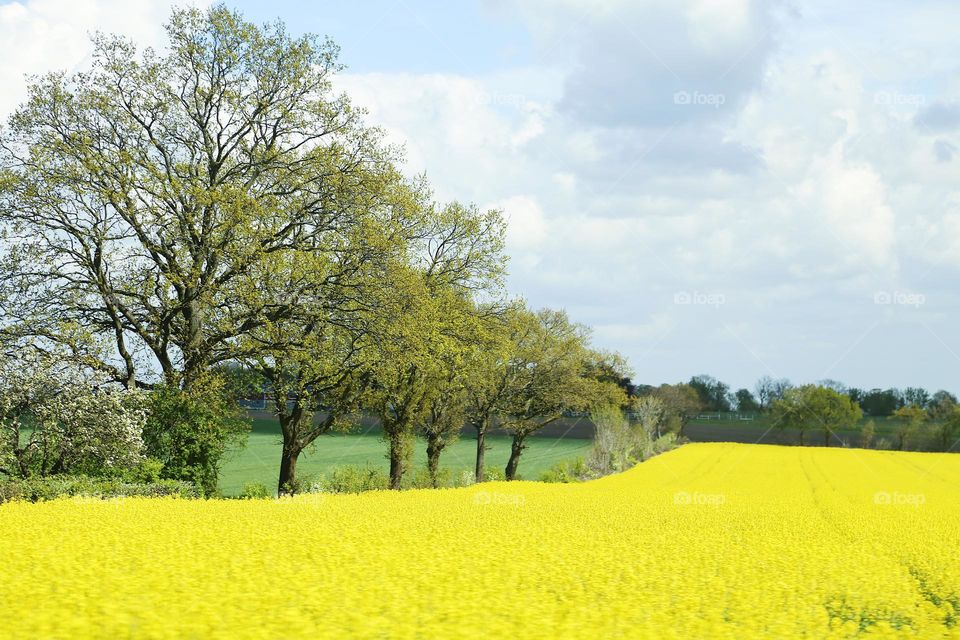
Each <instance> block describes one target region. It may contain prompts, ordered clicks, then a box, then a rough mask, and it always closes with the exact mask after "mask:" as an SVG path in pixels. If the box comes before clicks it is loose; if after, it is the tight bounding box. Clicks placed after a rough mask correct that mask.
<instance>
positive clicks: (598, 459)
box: [585, 406, 677, 477]
mask: <svg viewBox="0 0 960 640" xmlns="http://www.w3.org/2000/svg"><path fill="white" fill-rule="evenodd" d="M591 418H592V420H593V423H594V425H595V426H596V435H595V436H594V440H593V448H592V449H591V450H590V454H589V457H588V458H587V461H586V463H585V466H586V468H587V469H588V473H587V474H585V475H590V476H592V477H599V476H605V475H609V474H611V473H619V472H620V471H625V470H627V469H629V468H630V467H632V466H633V465H635V464H637V463H638V462H643V461H644V460H647V459H649V458H652V457H653V456H655V455H658V454H661V453H663V452H664V451H669V450H670V449H673V448H675V447H676V446H677V432H675V431H669V432H667V433H665V434H664V435H662V436H660V437H659V438H656V437H655V436H654V432H652V431H651V430H650V425H644V424H635V425H631V424H630V423H629V422H628V421H627V419H626V416H624V414H623V412H622V411H621V410H620V409H619V408H618V407H612V406H611V407H601V408H598V409H597V410H595V411H594V412H593V413H592V415H591Z"/></svg>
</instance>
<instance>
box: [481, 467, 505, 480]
mask: <svg viewBox="0 0 960 640" xmlns="http://www.w3.org/2000/svg"><path fill="white" fill-rule="evenodd" d="M506 479H507V477H506V476H505V475H504V473H503V469H502V468H500V467H486V468H484V470H483V481H484V482H503V481H504V480H506Z"/></svg>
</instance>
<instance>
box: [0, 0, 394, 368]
mask: <svg viewBox="0 0 960 640" xmlns="http://www.w3.org/2000/svg"><path fill="white" fill-rule="evenodd" d="M166 31H167V36H168V46H167V47H165V48H164V49H163V50H162V52H159V51H154V50H151V49H147V50H143V51H138V50H137V48H136V47H135V46H134V45H133V43H132V42H130V41H128V40H125V39H123V38H120V37H115V36H105V35H98V36H96V37H95V38H94V53H93V58H92V64H91V68H90V70H89V71H85V72H82V73H75V74H72V75H68V74H65V73H51V74H48V75H45V76H42V77H40V78H38V79H36V80H34V81H32V82H31V85H30V87H29V98H28V100H27V101H26V103H25V104H23V105H22V106H21V107H20V108H19V109H18V110H17V111H16V112H15V113H14V114H13V116H12V117H11V118H10V121H9V124H8V126H7V127H6V128H5V129H4V130H3V132H2V134H0V224H2V226H3V231H4V233H5V234H6V236H7V239H8V241H7V242H6V243H5V251H4V256H3V264H2V269H0V285H2V291H0V312H2V314H3V318H4V320H3V326H2V329H3V332H4V334H5V336H6V338H7V339H9V340H13V341H17V340H20V341H25V342H30V343H31V344H33V345H35V346H42V345H44V344H57V345H59V346H62V347H65V348H67V349H69V350H70V351H71V352H72V353H73V355H74V356H75V357H76V358H77V359H78V360H80V361H82V362H83V363H84V364H85V365H87V366H89V367H92V368H95V369H97V370H99V371H101V372H104V373H106V374H107V375H109V376H110V377H111V378H113V379H115V380H117V381H119V382H122V383H123V384H125V385H127V386H128V387H133V386H135V385H138V384H146V383H148V382H149V381H150V380H151V379H152V378H153V377H154V376H153V374H155V373H157V372H159V373H161V374H162V376H163V377H164V378H165V379H166V381H167V382H169V383H176V384H186V385H189V384H190V383H191V381H192V380H194V379H196V378H197V377H198V376H199V375H200V374H201V373H202V371H203V370H204V369H206V368H209V367H210V366H211V365H214V364H216V363H220V362H225V361H229V360H232V359H234V358H236V357H237V356H238V349H239V348H241V342H242V341H241V340H239V337H240V336H242V335H243V334H244V333H246V332H248V331H250V330H251V329H252V328H255V327H257V326H259V325H262V324H263V323H265V322H271V321H274V320H278V319H280V317H279V315H280V314H282V313H284V312H285V311H287V310H288V309H289V306H287V305H280V306H277V307H274V306H270V305H269V304H268V305H267V306H264V307H263V308H254V307H252V306H251V305H249V304H244V303H241V302H239V301H238V298H237V296H238V289H239V288H240V287H239V285H240V284H241V282H242V281H243V279H244V278H245V277H247V276H248V274H249V273H250V272H251V270H253V269H255V267H256V266H257V265H258V264H260V263H261V262H262V261H264V260H266V259H268V258H269V257H270V256H272V255H274V254H276V253H278V252H283V251H288V250H300V251H305V252H313V251H326V250H329V249H330V248H331V247H336V246H338V245H339V244H340V243H339V242H338V238H339V236H340V235H342V234H343V233H344V232H345V230H350V229H355V228H357V227H358V226H362V225H363V224H365V222H364V221H365V219H366V216H367V215H368V214H369V212H370V211H371V210H376V209H377V208H385V207H390V206H391V202H390V195H391V193H392V191H393V189H394V186H395V185H396V184H398V183H401V182H402V178H401V177H400V175H399V174H398V173H397V171H396V170H395V168H394V164H393V160H394V159H395V157H394V153H393V152H392V151H391V150H390V149H388V148H386V147H385V146H384V145H382V144H381V143H380V135H379V133H378V132H377V131H376V130H374V129H371V128H368V127H366V126H365V125H364V124H363V122H362V120H361V118H360V115H361V114H360V113H359V112H358V111H357V110H355V109H353V108H352V107H351V105H350V103H349V101H348V100H347V99H346V98H345V97H344V96H342V95H337V94H335V93H334V91H333V89H332V85H331V79H332V76H333V74H334V73H335V72H336V71H337V70H338V68H339V67H338V63H337V48H336V46H335V45H333V44H332V43H330V42H328V41H320V40H318V39H317V38H315V37H313V36H309V35H308V36H302V37H292V36H290V35H289V34H288V33H287V32H286V31H285V30H284V28H283V26H282V25H280V24H272V25H266V26H263V27H259V26H256V25H253V24H251V23H248V22H245V21H244V20H242V19H241V17H240V16H239V15H238V14H236V13H234V12H232V11H230V10H228V9H226V8H224V7H223V6H216V7H214V8H212V9H210V10H208V11H201V10H198V9H185V10H177V11H174V12H173V15H172V17H171V19H170V21H169V22H168V24H167V25H166ZM302 284H303V285H304V286H305V287H306V288H307V289H308V290H309V289H310V288H312V287H314V285H315V284H316V282H310V281H305V282H303V283H302ZM290 293H291V295H294V294H295V293H296V292H295V291H291V292H290Z"/></svg>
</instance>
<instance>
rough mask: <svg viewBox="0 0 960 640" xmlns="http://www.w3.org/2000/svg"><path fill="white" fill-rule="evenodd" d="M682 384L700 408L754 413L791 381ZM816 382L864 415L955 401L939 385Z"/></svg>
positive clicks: (942, 406) (643, 390)
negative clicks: (895, 386)
mask: <svg viewBox="0 0 960 640" xmlns="http://www.w3.org/2000/svg"><path fill="white" fill-rule="evenodd" d="M686 386H688V387H690V388H691V389H693V391H695V392H696V395H697V398H698V399H699V403H700V407H699V410H700V411H710V412H729V411H737V412H741V413H758V412H763V411H769V410H771V409H772V408H773V406H774V404H775V403H776V402H777V401H778V400H783V399H784V397H785V396H786V395H787V392H788V391H789V390H790V389H793V388H794V385H793V384H792V383H791V382H790V381H789V380H788V379H786V378H773V377H771V376H763V377H762V378H760V379H759V380H758V381H757V383H756V385H755V386H754V388H753V390H752V391H751V390H750V389H747V388H742V389H738V390H736V391H731V388H730V386H729V385H727V384H726V383H724V382H721V381H720V380H717V379H716V378H714V377H712V376H708V375H698V376H693V377H692V378H690V380H689V382H687V383H686ZM816 386H819V387H825V388H828V389H832V390H834V391H836V392H837V393H839V394H841V395H845V396H847V397H848V398H849V399H850V400H851V401H853V402H855V403H857V404H858V405H859V406H860V408H861V409H862V411H863V413H864V415H867V416H871V417H886V416H892V415H894V414H895V413H896V412H897V410H899V409H901V408H903V407H910V406H916V407H919V408H921V409H923V410H924V411H928V412H929V413H930V415H931V416H932V417H933V419H939V418H943V417H946V416H947V415H948V414H949V413H950V411H951V409H952V407H953V406H954V405H956V404H957V397H956V396H955V395H954V394H952V393H950V392H949V391H945V390H943V389H941V390H939V391H936V392H933V393H931V392H929V391H927V390H926V389H923V388H921V387H907V388H906V389H902V390H901V389H869V390H864V389H858V388H855V387H847V386H846V385H844V384H843V383H841V382H838V381H836V380H821V381H819V382H818V383H817V384H816ZM624 388H625V389H627V390H628V392H629V393H630V394H631V395H634V396H638V395H647V394H649V393H650V392H651V390H652V389H653V387H650V386H649V385H636V386H634V385H632V384H631V383H630V382H629V380H628V381H627V382H626V383H625V384H624Z"/></svg>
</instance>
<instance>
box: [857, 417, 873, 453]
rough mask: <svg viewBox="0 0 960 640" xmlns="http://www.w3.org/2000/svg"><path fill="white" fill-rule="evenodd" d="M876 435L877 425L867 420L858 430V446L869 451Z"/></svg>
mask: <svg viewBox="0 0 960 640" xmlns="http://www.w3.org/2000/svg"><path fill="white" fill-rule="evenodd" d="M876 433H877V425H876V424H875V423H874V421H873V420H867V421H866V423H864V425H863V426H862V427H861V428H860V446H861V447H863V448H865V449H869V448H870V445H871V444H872V443H873V438H874V436H875V435H876Z"/></svg>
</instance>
